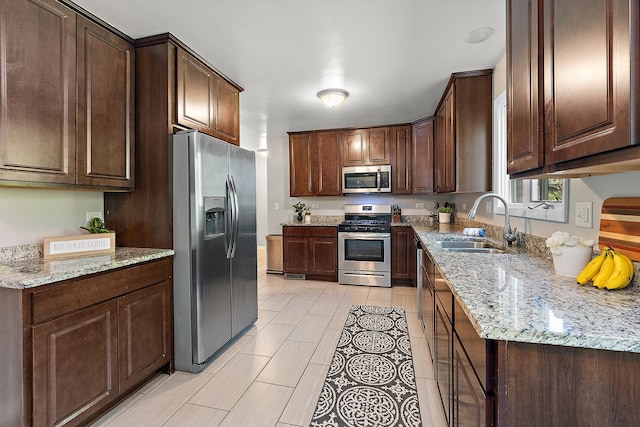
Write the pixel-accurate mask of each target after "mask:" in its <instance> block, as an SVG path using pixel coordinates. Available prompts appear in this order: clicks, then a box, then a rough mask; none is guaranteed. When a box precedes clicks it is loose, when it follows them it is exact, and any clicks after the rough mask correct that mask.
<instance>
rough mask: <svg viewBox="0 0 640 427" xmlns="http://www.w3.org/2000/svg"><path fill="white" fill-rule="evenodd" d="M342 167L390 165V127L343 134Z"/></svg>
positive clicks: (344, 132)
mask: <svg viewBox="0 0 640 427" xmlns="http://www.w3.org/2000/svg"><path fill="white" fill-rule="evenodd" d="M342 150H343V151H342V165H343V166H366V165H390V164H391V139H390V138H389V128H388V127H378V128H369V129H353V130H345V131H343V132H342Z"/></svg>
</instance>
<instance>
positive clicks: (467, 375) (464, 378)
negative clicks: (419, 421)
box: [453, 339, 493, 427]
mask: <svg viewBox="0 0 640 427" xmlns="http://www.w3.org/2000/svg"><path fill="white" fill-rule="evenodd" d="M453 390H454V394H453V425H454V426H456V427H484V426H490V425H493V424H492V418H491V413H492V410H491V409H492V408H491V399H490V398H488V397H487V395H486V394H485V392H484V391H483V389H482V386H481V385H480V382H479V381H478V378H477V377H476V374H475V372H474V370H473V365H472V364H471V361H470V360H469V358H468V357H467V355H466V353H465V351H464V348H463V347H462V345H461V343H460V341H459V340H457V339H456V340H454V350H453ZM487 416H489V417H490V418H487Z"/></svg>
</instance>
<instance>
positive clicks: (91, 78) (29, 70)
mask: <svg viewBox="0 0 640 427" xmlns="http://www.w3.org/2000/svg"><path fill="white" fill-rule="evenodd" d="M2 7H3V8H4V9H3V12H2V14H0V20H2V22H1V23H0V28H2V29H3V32H4V34H3V39H2V44H3V49H2V50H3V52H4V54H3V55H0V58H1V61H2V62H1V63H0V70H2V72H0V79H1V81H0V92H2V93H1V94H0V95H1V98H2V100H3V102H2V103H0V181H1V182H2V184H4V185H16V186H24V185H28V186H58V187H60V186H72V185H79V186H82V187H88V188H94V189H98V190H105V191H109V190H129V189H132V188H133V183H134V171H133V150H134V137H133V135H134V111H133V110H134V93H135V89H134V85H133V82H134V73H135V71H134V66H135V56H134V49H133V45H132V44H131V43H130V42H129V41H127V40H125V39H124V38H123V37H120V36H118V35H116V34H114V33H112V32H111V31H109V30H107V29H105V28H104V27H102V26H99V25H97V24H95V23H93V22H91V21H90V20H88V19H86V18H84V17H83V16H80V15H78V14H76V12H74V11H73V10H71V9H70V8H67V7H65V6H63V5H62V4H60V3H58V2H56V1H51V0H36V1H29V0H7V1H5V2H3V5H2ZM76 111H77V113H76Z"/></svg>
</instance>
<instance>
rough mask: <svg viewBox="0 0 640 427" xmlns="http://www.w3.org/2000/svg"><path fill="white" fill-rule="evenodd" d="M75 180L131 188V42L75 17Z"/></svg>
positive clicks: (132, 58) (132, 94) (132, 59)
mask: <svg viewBox="0 0 640 427" xmlns="http://www.w3.org/2000/svg"><path fill="white" fill-rule="evenodd" d="M77 38H78V52H77V55H78V184H84V185H96V186H102V187H115V188H133V183H134V175H133V168H134V164H135V162H134V158H133V156H134V105H135V103H134V93H135V88H134V86H135V83H134V78H135V48H134V46H133V45H132V44H130V43H129V42H127V41H126V40H123V39H121V38H120V37H117V36H116V35H114V34H112V33H110V32H109V31H107V30H105V29H103V28H102V27H100V26H98V25H96V24H94V23H93V22H90V21H88V20H87V19H85V18H82V17H78V25H77Z"/></svg>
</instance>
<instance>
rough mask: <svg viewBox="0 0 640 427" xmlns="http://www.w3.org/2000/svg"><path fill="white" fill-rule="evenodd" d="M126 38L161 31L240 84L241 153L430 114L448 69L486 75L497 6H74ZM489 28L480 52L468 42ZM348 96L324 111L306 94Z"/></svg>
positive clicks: (190, 2)
mask: <svg viewBox="0 0 640 427" xmlns="http://www.w3.org/2000/svg"><path fill="white" fill-rule="evenodd" d="M75 3H77V4H78V5H79V6H81V7H83V8H85V9H86V10H88V11H89V12H91V13H93V14H95V15H96V16H98V17H99V18H101V19H102V20H104V21H106V22H108V23H109V24H111V25H113V26H114V27H116V28H118V29H119V30H121V31H122V32H124V33H125V34H128V35H129V36H131V37H133V38H140V37H145V36H149V35H154V34H158V33H165V32H170V33H172V34H173V35H174V36H176V37H177V38H178V39H180V40H181V41H183V42H184V43H185V44H187V45H188V46H190V47H191V48H192V49H193V50H194V51H196V52H197V53H198V54H200V55H201V56H202V57H203V58H205V59H206V60H207V61H209V62H210V63H211V64H212V65H214V66H215V67H216V68H217V69H218V70H220V71H221V72H223V73H224V74H226V75H227V76H228V77H230V78H231V79H232V80H234V81H235V82H236V83H238V84H239V85H241V86H242V87H244V89H245V91H244V92H243V93H242V94H241V95H240V107H241V112H240V117H241V139H242V145H243V146H245V147H248V148H258V147H266V139H267V138H273V137H286V132H287V131H296V130H309V129H327V128H336V127H353V126H368V125H376V124H391V123H407V122H411V121H413V120H416V119H419V118H421V117H425V116H428V115H431V114H433V112H434V109H435V107H436V105H437V103H438V101H439V100H440V96H441V95H442V92H443V90H444V87H445V85H446V83H447V81H448V79H449V76H450V74H451V73H452V72H456V71H466V70H475V69H483V68H493V67H494V66H495V65H496V63H497V62H498V61H499V59H500V58H501V57H502V55H503V54H504V51H505V37H506V35H505V34H506V33H505V0H182V1H176V0H127V1H125V0H109V1H104V0H76V1H75ZM479 27H491V28H493V29H494V30H495V35H494V36H493V37H491V38H490V39H489V40H487V41H485V42H483V43H479V44H468V43H465V42H464V37H465V35H466V33H467V32H468V31H470V30H472V29H475V28H479ZM329 87H339V88H343V89H346V90H347V91H348V92H349V93H350V96H349V98H348V99H347V100H346V101H345V103H344V104H342V105H341V106H340V107H338V108H335V109H330V108H328V107H325V106H324V105H323V104H321V103H320V101H319V99H318V98H317V97H316V93H317V92H318V91H320V90H322V89H326V88H329Z"/></svg>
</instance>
